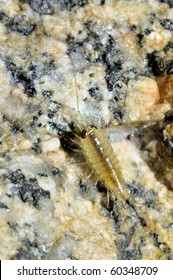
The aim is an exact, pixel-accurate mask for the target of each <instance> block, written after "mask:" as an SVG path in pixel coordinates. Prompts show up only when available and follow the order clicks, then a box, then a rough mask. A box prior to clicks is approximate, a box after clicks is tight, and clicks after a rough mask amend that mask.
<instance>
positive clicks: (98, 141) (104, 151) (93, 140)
mask: <svg viewBox="0 0 173 280" xmlns="http://www.w3.org/2000/svg"><path fill="white" fill-rule="evenodd" d="M81 150H82V153H83V155H84V157H85V159H86V162H87V164H88V166H89V167H90V168H91V170H92V171H93V172H94V174H95V175H96V176H97V179H98V180H100V181H101V182H102V183H103V184H104V185H105V186H106V187H107V188H108V189H110V190H111V191H114V192H115V193H116V194H117V193H118V192H119V193H121V197H123V198H124V199H125V200H126V199H128V198H129V196H130V194H129V192H128V190H127V188H126V185H125V181H124V179H123V176H122V172H121V168H120V166H119V162H118V159H117V158H116V155H115V153H114V151H113V148H112V146H111V144H110V143H109V140H108V138H107V137H106V135H105V134H104V133H103V132H102V131H101V130H100V129H96V128H88V129H87V133H86V137H85V138H84V139H81Z"/></svg>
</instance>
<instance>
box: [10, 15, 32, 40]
mask: <svg viewBox="0 0 173 280" xmlns="http://www.w3.org/2000/svg"><path fill="white" fill-rule="evenodd" d="M5 26H6V27H7V29H8V30H9V31H12V32H17V33H20V34H21V35H24V36H28V35H30V34H31V33H32V32H33V31H34V29H35V27H36V24H34V23H30V22H29V21H27V20H26V19H25V16H24V15H23V16H21V17H14V18H11V19H9V20H8V22H7V23H6V24H5Z"/></svg>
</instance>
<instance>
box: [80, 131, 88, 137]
mask: <svg viewBox="0 0 173 280" xmlns="http://www.w3.org/2000/svg"><path fill="white" fill-rule="evenodd" d="M86 136H87V131H86V129H83V130H82V132H81V137H82V138H83V139H85V138H86Z"/></svg>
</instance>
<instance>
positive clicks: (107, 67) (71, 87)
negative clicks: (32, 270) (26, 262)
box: [0, 0, 173, 259]
mask: <svg viewBox="0 0 173 280" xmlns="http://www.w3.org/2000/svg"><path fill="white" fill-rule="evenodd" d="M134 10H135V13H134ZM172 38H173V7H172V1H159V0H152V1H151V0H145V1H142V0H141V1H139V0H131V1H125V0H117V1H112V0H105V1H100V0H83V1H82V0H73V1H66V0H64V1H63V0H61V1H54V0H52V1H46V0H44V1H34V0H28V1H26V0H15V1H12V0H7V1H0V81H1V87H0V228H1V231H0V258H1V259H173V192H172V189H173V185H172V172H173V155H172V151H173V149H172V121H173V117H172V116H173V114H172V105H173V77H172V75H173V39H172ZM88 126H89V127H93V126H94V127H96V128H98V129H100V130H102V131H103V133H106V135H107V136H108V139H109V141H110V143H111V145H112V147H113V151H114V153H115V156H116V157H117V159H118V162H119V165H120V169H121V172H122V175H123V178H124V181H125V186H126V189H127V191H128V193H129V199H127V200H126V201H125V200H123V199H122V196H121V194H120V192H119V191H118V190H117V192H116V193H113V192H112V193H111V194H110V197H109V202H108V201H107V189H106V186H104V185H103V184H102V183H101V182H99V181H98V179H99V178H97V176H95V174H93V172H92V171H93V170H91V169H90V166H88V165H87V162H86V160H85V159H84V157H83V154H82V151H81V149H80V148H81V147H80V145H79V142H78V138H79V137H78V136H79V135H80V133H79V132H80V131H82V130H83V134H85V130H84V129H85V128H86V127H88ZM76 134H77V135H78V136H77V135H76ZM83 134H82V135H83ZM134 201H135V203H134Z"/></svg>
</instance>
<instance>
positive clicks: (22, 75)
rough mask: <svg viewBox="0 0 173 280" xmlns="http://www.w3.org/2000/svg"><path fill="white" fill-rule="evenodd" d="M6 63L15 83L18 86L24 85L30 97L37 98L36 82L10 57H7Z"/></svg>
mask: <svg viewBox="0 0 173 280" xmlns="http://www.w3.org/2000/svg"><path fill="white" fill-rule="evenodd" d="M4 61H5V65H6V68H7V70H8V71H9V72H10V74H11V76H12V79H13V80H14V82H15V83H16V84H22V85H23V86H24V88H25V92H26V93H27V94H28V96H29V97H33V96H35V95H36V94H37V92H36V89H35V86H34V81H33V79H32V78H30V77H29V76H28V74H27V73H26V71H25V70H24V69H23V68H22V67H17V66H16V65H15V64H14V63H13V61H12V59H11V58H10V57H5V58H4Z"/></svg>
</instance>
